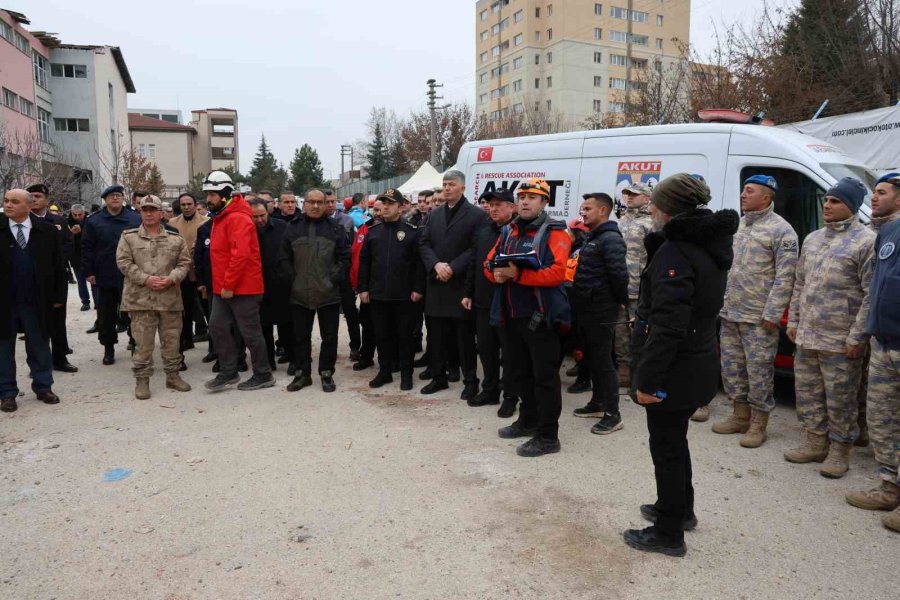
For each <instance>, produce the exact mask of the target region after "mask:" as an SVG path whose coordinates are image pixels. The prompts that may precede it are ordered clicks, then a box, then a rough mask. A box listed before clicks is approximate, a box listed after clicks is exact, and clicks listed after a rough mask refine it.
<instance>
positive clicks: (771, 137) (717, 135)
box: [457, 123, 876, 240]
mask: <svg viewBox="0 0 900 600" xmlns="http://www.w3.org/2000/svg"><path fill="white" fill-rule="evenodd" d="M457 168H458V169H460V170H462V171H463V172H464V173H465V174H466V191H467V193H468V196H469V197H470V198H472V199H473V200H475V199H477V198H478V197H479V196H480V195H481V194H483V193H484V192H485V191H489V190H492V189H497V188H508V189H515V187H517V186H518V185H519V183H520V182H521V181H523V180H526V179H529V178H532V177H541V178H543V179H546V180H547V181H548V182H549V183H550V185H551V188H552V191H553V194H552V200H551V204H550V207H549V208H548V212H549V213H550V215H551V216H553V217H556V218H558V219H564V220H566V221H568V220H569V219H571V218H573V217H576V216H577V215H578V210H579V207H580V206H581V197H582V194H585V193H588V192H606V193H608V194H610V195H614V196H615V197H616V199H617V200H621V192H622V190H623V189H624V188H625V187H626V186H627V185H629V184H630V183H631V182H633V181H642V182H644V183H648V184H651V185H653V184H655V183H657V182H658V181H660V180H661V179H665V178H666V177H668V176H669V175H673V174H675V173H692V174H699V175H702V176H703V177H704V179H706V182H707V184H708V185H709V187H710V189H711V191H712V202H711V203H710V208H712V209H721V208H732V209H734V210H737V211H738V212H740V193H741V188H742V184H743V181H744V180H746V179H747V178H748V177H750V176H751V175H756V174H758V173H766V174H768V175H772V176H774V177H775V178H776V179H777V180H778V185H779V188H780V191H779V193H778V195H777V200H776V203H775V210H776V211H777V212H778V213H779V214H780V215H782V216H783V217H784V218H785V219H787V220H788V221H789V222H790V223H791V225H793V226H794V228H795V229H796V230H797V233H798V235H799V236H800V239H801V240H802V239H803V238H804V237H806V235H807V234H808V233H810V232H812V231H814V230H816V229H818V228H820V227H822V224H823V221H822V202H823V200H824V195H825V191H826V190H827V189H828V188H830V187H831V186H832V185H833V184H834V183H835V182H836V181H837V180H838V179H840V178H842V177H845V176H853V177H856V178H858V179H860V180H861V181H862V182H863V183H865V184H866V186H867V187H868V188H869V189H872V188H873V187H874V184H875V180H876V176H875V174H874V173H873V172H871V171H870V170H869V169H868V168H867V167H866V166H865V165H863V164H862V163H861V162H859V161H857V160H855V159H853V158H851V157H849V156H847V155H845V154H843V153H842V152H841V151H840V150H839V149H837V148H835V147H834V146H831V145H830V144H827V143H826V142H823V141H821V140H817V139H815V138H812V137H809V136H806V135H803V134H800V133H796V132H793V131H786V130H783V129H776V128H774V127H766V126H762V125H745V124H731V123H695V124H685V125H659V126H652V127H627V128H621V129H604V130H598V131H581V132H574V133H560V134H553V135H542V136H533V137H523V138H509V139H501V140H490V141H483V142H469V143H467V144H465V145H464V146H463V147H462V148H461V149H460V152H459V159H458V161H457ZM868 201H869V199H868V198H867V199H866V202H867V204H868ZM860 216H861V218H862V219H863V220H864V221H867V220H868V218H869V207H868V206H863V208H862V209H861V211H860Z"/></svg>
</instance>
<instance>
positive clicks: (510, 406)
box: [497, 395, 519, 419]
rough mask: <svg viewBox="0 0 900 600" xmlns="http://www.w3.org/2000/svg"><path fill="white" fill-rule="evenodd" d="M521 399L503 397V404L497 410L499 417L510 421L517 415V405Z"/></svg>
mask: <svg viewBox="0 0 900 600" xmlns="http://www.w3.org/2000/svg"><path fill="white" fill-rule="evenodd" d="M518 402H519V399H518V398H517V397H516V396H507V395H504V396H503V404H501V405H500V408H498V409H497V416H498V417H500V418H501V419H508V418H510V417H511V416H513V415H514V414H516V404H518Z"/></svg>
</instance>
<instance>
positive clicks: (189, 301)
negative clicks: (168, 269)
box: [181, 279, 197, 352]
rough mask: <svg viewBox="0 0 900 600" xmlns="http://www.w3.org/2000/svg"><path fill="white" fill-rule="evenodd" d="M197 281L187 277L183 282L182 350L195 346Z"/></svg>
mask: <svg viewBox="0 0 900 600" xmlns="http://www.w3.org/2000/svg"><path fill="white" fill-rule="evenodd" d="M196 296H197V282H196V281H189V280H188V279H185V280H184V281H182V282H181V305H182V308H183V309H184V311H183V312H182V313H181V351H182V352H184V351H185V350H186V349H187V348H193V347H194V321H195V320H196V319H197V315H196V314H195V313H196V310H197V309H196V304H197V303H196V302H195V300H194V298H195V297H196Z"/></svg>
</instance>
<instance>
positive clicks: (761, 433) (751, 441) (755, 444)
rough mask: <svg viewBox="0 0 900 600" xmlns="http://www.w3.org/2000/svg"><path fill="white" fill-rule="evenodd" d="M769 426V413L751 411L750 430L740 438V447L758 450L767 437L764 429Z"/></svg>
mask: <svg viewBox="0 0 900 600" xmlns="http://www.w3.org/2000/svg"><path fill="white" fill-rule="evenodd" d="M768 425H769V413H767V412H763V411H761V410H753V411H751V413H750V428H749V429H748V430H747V433H745V434H744V435H743V436H742V437H741V446H743V447H744V448H759V447H760V446H762V445H763V444H764V443H765V441H766V439H768V436H767V435H766V427H767V426H768Z"/></svg>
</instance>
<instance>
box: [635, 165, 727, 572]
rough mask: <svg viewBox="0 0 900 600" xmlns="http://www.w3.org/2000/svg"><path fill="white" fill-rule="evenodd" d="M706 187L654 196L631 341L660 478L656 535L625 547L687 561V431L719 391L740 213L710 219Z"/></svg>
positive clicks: (692, 182)
mask: <svg viewBox="0 0 900 600" xmlns="http://www.w3.org/2000/svg"><path fill="white" fill-rule="evenodd" d="M709 200H710V193H709V188H708V187H706V184H705V183H703V182H701V181H698V180H697V179H694V178H693V177H692V176H690V175H687V174H684V173H681V174H678V175H674V176H672V177H669V178H668V179H666V180H664V181H662V182H661V183H660V184H659V185H657V186H656V188H655V189H654V190H653V196H652V197H651V202H652V207H651V215H652V217H653V221H654V226H655V228H656V229H657V230H660V229H661V231H656V232H654V233H651V234H650V235H648V236H647V238H646V239H645V242H644V245H645V246H646V248H647V254H648V261H649V262H648V265H647V268H646V269H644V272H643V274H642V275H641V292H640V298H639V300H638V309H637V320H636V323H635V328H634V333H633V335H632V351H633V361H632V366H633V369H634V371H633V378H632V384H631V385H632V394H633V395H634V397H635V398H636V400H637V402H638V403H639V404H642V405H644V406H645V408H646V409H647V429H648V430H649V432H650V455H651V456H652V457H653V465H654V468H655V471H656V494H657V499H656V503H655V504H645V505H643V506H641V514H642V515H643V516H644V517H645V518H646V519H647V520H649V521H651V522H654V523H655V525H654V526H653V527H648V528H646V529H643V530H639V529H629V530H627V531H626V532H625V542H626V543H627V544H628V545H629V546H632V547H634V548H637V549H639V550H643V551H646V552H661V553H663V554H667V555H669V556H684V554H685V553H686V552H687V547H686V546H685V544H684V530H685V529H688V530H689V529H693V528H694V527H695V526H696V524H697V518H696V516H695V515H694V488H693V486H692V484H691V476H692V475H691V455H690V451H689V449H688V442H687V430H688V423H689V420H690V418H691V415H692V414H693V413H694V411H695V410H696V409H697V408H699V407H701V406H706V405H707V404H709V402H710V401H711V400H712V399H713V398H714V397H715V395H716V393H717V392H718V389H719V359H718V353H717V348H716V320H717V318H718V315H719V311H720V310H721V308H722V305H723V303H724V298H725V285H726V282H727V276H728V269H729V268H731V263H732V260H733V256H734V255H733V253H732V236H733V235H734V234H735V232H737V228H738V222H739V218H738V215H737V213H736V212H735V211H733V210H723V211H719V212H716V213H713V212H711V211H709V210H707V209H706V208H704V207H705V206H706V205H707V204H708V203H709Z"/></svg>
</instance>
